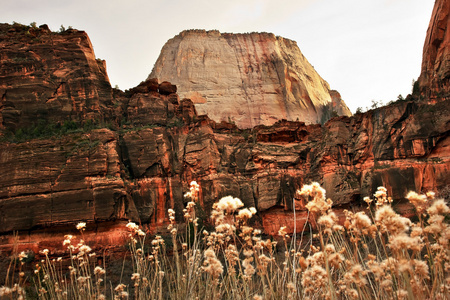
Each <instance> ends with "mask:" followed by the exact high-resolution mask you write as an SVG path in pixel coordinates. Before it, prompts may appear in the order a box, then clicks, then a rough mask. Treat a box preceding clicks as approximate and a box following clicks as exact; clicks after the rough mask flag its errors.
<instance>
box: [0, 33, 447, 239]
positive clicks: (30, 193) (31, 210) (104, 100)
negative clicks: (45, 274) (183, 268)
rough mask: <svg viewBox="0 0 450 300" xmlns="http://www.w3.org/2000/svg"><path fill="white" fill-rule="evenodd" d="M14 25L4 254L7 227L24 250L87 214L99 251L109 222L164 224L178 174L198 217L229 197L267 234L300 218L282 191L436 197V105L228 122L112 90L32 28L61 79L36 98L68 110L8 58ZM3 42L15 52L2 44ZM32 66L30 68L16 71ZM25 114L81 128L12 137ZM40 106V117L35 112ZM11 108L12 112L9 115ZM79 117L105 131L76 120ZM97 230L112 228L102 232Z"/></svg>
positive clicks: (173, 99)
mask: <svg viewBox="0 0 450 300" xmlns="http://www.w3.org/2000/svg"><path fill="white" fill-rule="evenodd" d="M15 27H17V25H14V26H12V25H2V26H1V27H0V28H3V31H4V32H1V33H0V36H5V35H7V36H8V40H9V42H8V43H9V45H10V46H8V47H10V48H11V49H15V50H16V52H14V51H12V50H11V51H9V52H5V53H9V54H8V55H9V56H5V59H3V56H2V61H1V63H2V64H5V65H8V61H9V62H10V63H9V64H10V65H12V62H15V63H16V65H15V67H14V68H12V67H11V68H10V69H5V71H3V70H2V72H4V73H2V76H3V77H1V78H0V79H1V80H0V86H2V87H3V89H4V92H3V95H4V102H2V106H1V108H2V109H1V115H2V116H3V118H2V126H3V127H2V133H5V135H4V136H3V139H2V141H1V143H0V245H3V246H4V247H5V248H7V247H10V245H11V243H12V242H13V235H12V232H13V231H19V232H20V234H21V236H22V237H23V240H22V243H23V246H24V247H27V246H30V247H36V248H37V247H41V246H42V245H48V243H50V242H49V240H52V241H54V237H52V235H53V234H54V232H57V231H58V230H60V231H61V230H64V231H66V230H67V228H70V227H72V226H73V224H76V223H77V222H80V221H87V223H88V232H91V233H92V234H93V235H95V236H96V239H97V241H99V240H100V241H101V243H105V244H104V245H117V244H119V241H122V240H124V239H125V238H126V234H124V233H123V232H121V231H120V230H119V229H118V228H119V227H118V226H119V225H120V224H122V223H124V222H127V221H128V220H132V221H136V222H140V223H141V224H143V225H144V227H145V228H146V230H148V231H149V232H156V231H161V230H164V228H165V227H166V226H165V225H166V224H167V221H168V220H167V209H168V208H175V209H176V211H177V219H178V220H182V215H181V210H182V208H183V207H184V205H185V202H186V200H184V199H183V197H182V195H183V193H184V192H185V191H187V189H188V184H189V182H190V181H191V180H196V181H197V182H199V183H200V186H201V191H200V205H201V206H202V208H203V210H204V213H205V214H204V216H203V217H206V216H208V214H209V212H210V209H211V206H212V204H213V203H214V202H215V201H216V200H217V199H219V198H220V197H223V196H226V195H233V196H236V197H239V198H241V199H242V200H243V202H244V203H245V204H246V205H247V206H255V207H256V208H257V209H258V212H259V213H258V220H257V222H258V224H259V225H260V226H263V227H264V229H265V231H266V232H267V233H271V234H273V233H276V232H277V231H278V229H279V227H280V226H282V225H283V226H284V225H287V226H288V230H292V228H293V225H294V224H297V228H300V227H299V226H301V224H303V223H304V222H305V220H306V216H305V213H304V207H303V206H302V203H300V204H299V205H297V207H296V208H297V209H298V211H297V214H296V219H295V220H294V219H293V204H292V202H293V198H294V197H295V191H296V189H298V188H299V187H301V185H302V184H304V183H310V182H311V181H318V182H320V183H321V184H322V185H323V186H324V187H325V188H326V189H327V191H328V196H329V197H330V198H332V199H333V200H334V201H335V207H336V208H338V207H341V208H347V207H349V206H350V207H357V206H359V205H361V201H360V200H361V198H362V197H363V196H366V195H371V194H372V193H373V192H374V191H375V189H376V187H378V186H379V185H384V186H386V187H387V188H388V191H389V194H390V195H392V196H393V197H394V199H396V202H395V205H400V204H401V200H402V199H403V197H404V196H405V194H406V192H407V191H408V190H416V191H428V190H434V191H437V192H440V191H441V190H443V189H445V188H446V187H447V186H449V185H450V176H449V169H450V137H449V136H450V135H449V132H450V111H449V110H450V106H449V101H450V100H448V99H447V100H445V99H443V100H442V101H439V102H436V103H433V102H432V101H431V102H430V101H399V102H396V103H394V104H392V105H390V106H386V107H382V108H379V109H376V110H371V111H368V112H366V113H364V114H356V115H354V116H352V117H338V118H333V119H331V120H330V121H329V122H327V123H326V124H325V125H324V126H321V125H318V124H315V125H306V124H305V123H304V122H296V121H286V120H281V121H278V122H276V123H275V124H273V125H271V126H265V125H259V126H256V127H253V128H251V129H239V128H238V127H237V126H236V125H234V124H232V123H227V122H220V123H218V122H215V121H213V120H211V119H210V118H209V117H208V116H205V115H199V114H198V113H197V111H196V107H195V106H194V104H193V102H192V101H191V100H189V99H183V100H180V98H179V96H178V94H177V93H176V91H177V87H176V86H174V85H173V84H171V83H169V82H161V83H160V82H158V81H157V80H155V79H149V80H146V81H144V82H142V83H141V84H140V85H139V86H137V87H135V88H133V89H131V90H129V91H127V92H126V93H123V92H120V91H114V90H113V89H111V87H110V85H109V83H108V81H107V77H106V73H105V72H104V69H102V68H100V67H99V68H96V67H94V66H98V63H96V64H91V63H92V62H97V61H96V60H95V58H94V57H93V56H92V55H93V51H92V47H91V46H90V44H89V43H87V41H88V38H87V35H86V34H85V33H82V32H78V31H75V30H73V31H69V32H65V33H61V34H56V33H50V32H45V33H41V34H43V35H49V36H53V35H55V37H52V39H48V40H46V42H45V43H44V44H43V45H41V46H40V47H44V48H47V49H49V48H51V49H53V50H52V51H53V52H50V54H48V53H46V54H45V55H46V56H45V61H46V62H49V61H58V65H57V66H56V65H55V66H53V69H51V70H52V72H53V74H66V75H64V76H62V75H61V77H60V78H59V77H58V78H59V80H60V81H61V82H72V84H73V85H70V90H69V89H67V90H62V92H61V94H58V95H59V96H57V97H56V100H54V101H50V103H52V102H53V103H65V102H64V101H69V99H70V101H72V102H71V103H72V104H74V105H73V106H71V109H70V110H69V109H65V107H66V106H64V105H57V106H56V105H55V106H54V107H53V106H48V105H49V104H48V103H47V101H46V100H45V99H46V98H45V97H44V96H42V97H41V98H39V97H37V96H36V95H38V96H39V95H45V91H47V90H49V85H50V83H49V82H47V81H46V80H47V78H48V75H47V73H45V72H43V71H42V70H48V69H46V68H49V67H46V64H44V63H42V65H41V66H43V68H42V69H40V71H39V72H38V71H33V72H32V73H29V74H28V73H26V72H25V71H24V70H26V67H24V66H21V64H20V63H19V60H17V59H15V56H17V57H24V56H26V57H28V56H27V55H30V54H29V52H30V51H27V50H28V49H30V47H31V45H32V44H33V43H34V41H33V39H34V37H33V35H32V34H31V33H30V35H29V34H27V33H26V32H27V31H25V33H24V29H26V30H32V29H31V28H30V27H27V28H24V27H20V30H18V29H17V28H15ZM33 30H36V29H33ZM40 30H45V29H40ZM30 32H31V31H30ZM15 39H17V41H16V42H15ZM52 40H53V41H55V40H57V41H59V42H58V43H54V44H53V46H52V47H53V48H52V47H50V46H49V45H48V43H51V41H52ZM1 42H2V43H6V42H7V41H5V39H2V40H1ZM17 43H21V45H22V49H23V50H24V51H25V52H26V54H23V53H22V52H21V51H22V50H20V48H15V47H13V45H15V44H17ZM80 43H81V44H83V45H84V47H82V48H80ZM29 44H30V45H29ZM8 47H5V49H9V48H8ZM59 48H62V49H59ZM68 49H73V51H74V54H73V56H72V55H70V53H71V52H70V51H69V50H68ZM34 51H37V50H33V52H34ZM64 51H67V53H66V54H65V55H63V56H61V55H60V56H58V55H56V54H58V53H64ZM51 53H53V55H54V56H55V57H53V56H52V54H51ZM2 55H3V54H2ZM42 55H44V54H42ZM86 57H90V58H92V59H86ZM74 58H75V59H74ZM79 58H80V59H81V58H83V60H81V61H82V62H83V63H81V64H80V60H79ZM84 59H86V60H84ZM27 61H28V58H27ZM42 61H43V60H42ZM24 64H25V65H27V63H26V62H25V61H24ZM58 66H59V67H60V68H61V70H60V69H58ZM35 68H36V67H33V64H31V65H30V70H35ZM80 68H81V69H82V70H83V72H86V73H83V74H85V75H86V76H85V77H82V79H83V78H84V79H83V80H84V81H81V83H84V84H82V89H81V90H78V88H77V84H81V83H77V82H78V80H82V79H80V78H79V77H77V76H75V75H73V77H71V76H72V75H71V74H72V70H80ZM6 70H9V71H8V72H6ZM15 70H18V71H17V72H16V71H15ZM102 70H103V71H102ZM62 72H65V73H62ZM79 72H81V71H79ZM27 78H28V79H27ZM64 91H65V92H64ZM69 91H70V93H69ZM86 91H91V92H89V93H87V92H86ZM35 92H37V94H35ZM330 94H331V97H334V98H339V96H338V95H337V94H336V92H331V93H330ZM27 95H28V96H29V97H34V98H32V99H34V100H35V102H33V103H31V104H30V105H31V107H30V108H29V107H28V106H27V105H25V104H24V103H26V102H24V101H26V99H28V98H27ZM13 96H14V97H13ZM36 97H37V98H36ZM36 103H37V104H36ZM110 104H111V105H110ZM33 105H36V106H33ZM33 107H34V108H33ZM13 108H14V109H13ZM50 108H51V110H50ZM27 109H29V110H27ZM32 109H36V111H35V114H36V115H37V116H39V117H40V118H46V119H45V120H46V122H48V123H49V124H54V123H58V122H63V121H65V119H64V118H73V119H76V118H79V120H80V121H81V123H79V124H78V123H76V124H75V125H77V124H78V125H79V126H81V127H79V128H71V130H69V131H68V133H66V134H61V132H58V131H54V132H50V133H47V134H45V135H43V136H39V137H35V138H27V139H23V138H22V139H19V138H18V134H17V133H18V130H16V128H20V129H21V130H22V129H23V130H26V129H27V128H30V127H33V126H34V125H33V123H34V119H33V117H32V113H33V110H32ZM46 109H47V110H48V111H49V112H52V113H51V114H50V113H47V114H46V113H42V114H40V111H46ZM12 110H17V111H20V112H18V113H17V114H15V115H14V117H12V114H11V111H12ZM5 112H6V113H5ZM91 118H92V119H98V120H103V121H104V122H107V123H110V125H111V126H108V127H109V128H101V127H102V126H98V128H92V127H83V124H82V122H85V121H86V120H88V119H91ZM103 127H104V126H103ZM3 128H4V129H3ZM52 128H53V127H52ZM6 133H9V134H6ZM303 204H304V203H303ZM397 207H400V206H397ZM205 219H206V218H205ZM302 222H303V223H302ZM68 226H69V227H68ZM109 229H111V230H114V234H112V235H109V234H106V232H108V230H109ZM52 232H53V233H52ZM86 234H88V233H86ZM52 243H53V242H52ZM54 243H55V245H56V244H58V245H60V241H59V242H54ZM0 248H1V247H0Z"/></svg>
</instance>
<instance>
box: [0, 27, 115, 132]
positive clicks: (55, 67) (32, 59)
mask: <svg viewBox="0 0 450 300" xmlns="http://www.w3.org/2000/svg"><path fill="white" fill-rule="evenodd" d="M0 49H2V50H1V53H0V129H10V130H16V129H18V128H20V127H26V126H30V125H32V124H36V123H37V122H38V121H39V120H43V121H45V122H64V121H67V120H76V121H82V120H88V119H91V120H93V119H96V121H103V120H104V119H106V118H110V117H111V116H112V115H113V111H114V107H115V106H114V103H113V102H114V101H113V90H112V89H111V85H110V83H109V79H108V76H107V73H106V64H105V61H103V60H100V59H96V58H95V55H94V51H93V48H92V44H91V42H90V40H89V37H88V35H87V34H86V33H85V32H84V31H78V30H73V29H69V30H67V31H64V32H62V33H54V32H51V31H50V30H49V29H48V27H47V26H46V25H44V26H41V27H39V28H38V27H30V26H24V25H21V24H14V25H12V26H11V25H8V24H0Z"/></svg>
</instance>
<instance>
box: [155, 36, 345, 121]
mask: <svg viewBox="0 0 450 300" xmlns="http://www.w3.org/2000/svg"><path fill="white" fill-rule="evenodd" d="M149 78H158V79H159V80H167V81H170V82H172V83H174V84H176V85H177V87H178V93H179V95H180V97H181V98H189V99H191V100H192V101H193V102H194V103H195V106H196V109H197V111H198V112H199V114H207V115H208V116H209V117H210V118H211V119H212V120H214V121H216V122H220V121H228V122H234V123H235V124H236V125H237V126H238V127H241V128H251V127H253V126H256V125H271V124H273V123H275V122H276V121H278V120H281V119H287V120H294V121H295V120H300V121H304V122H306V123H319V122H320V121H321V120H322V121H323V120H324V118H327V117H328V116H329V114H330V112H331V111H335V112H336V113H337V114H338V115H346V116H349V115H351V113H350V111H349V109H348V108H347V106H346V105H345V103H344V102H343V101H342V99H340V95H339V93H335V94H334V95H335V96H339V97H333V96H332V95H331V94H332V92H331V91H330V87H329V85H328V83H327V82H326V81H325V80H323V79H322V78H321V77H320V76H319V74H318V73H317V72H316V71H315V70H314V68H313V67H312V66H311V64H310V63H309V62H308V61H307V60H306V58H305V57H304V56H303V54H302V53H301V52H300V49H299V48H298V46H297V43H296V42H294V41H291V40H288V39H285V38H282V37H276V36H275V35H273V34H271V33H250V34H228V33H220V32H218V31H215V30H213V31H205V30H188V31H183V32H181V33H180V34H179V35H177V36H175V37H174V38H172V39H171V40H169V41H168V42H167V43H166V44H165V45H164V47H163V48H162V50H161V54H160V56H159V58H158V60H157V62H156V63H155V66H154V68H153V71H152V73H151V74H150V76H149ZM328 118H329V117H328Z"/></svg>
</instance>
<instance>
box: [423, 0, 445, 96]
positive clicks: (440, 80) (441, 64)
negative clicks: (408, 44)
mask: <svg viewBox="0 0 450 300" xmlns="http://www.w3.org/2000/svg"><path fill="white" fill-rule="evenodd" d="M417 84H418V87H419V89H418V91H417V92H419V93H420V94H421V95H422V96H423V97H426V98H427V99H430V100H432V101H436V100H437V101H440V100H443V99H447V100H448V99H449V98H450V1H449V0H437V1H436V2H435V4H434V8H433V13H432V15H431V20H430V25H429V26H428V30H427V36H426V39H425V44H424V47H423V58H422V71H421V74H420V77H419V79H418V82H417Z"/></svg>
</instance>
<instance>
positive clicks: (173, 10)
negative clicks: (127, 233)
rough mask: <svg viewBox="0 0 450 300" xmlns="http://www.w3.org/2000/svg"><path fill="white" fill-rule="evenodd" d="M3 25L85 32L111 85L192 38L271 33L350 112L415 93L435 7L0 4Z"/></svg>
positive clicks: (263, 1)
mask: <svg viewBox="0 0 450 300" xmlns="http://www.w3.org/2000/svg"><path fill="white" fill-rule="evenodd" d="M0 4H1V10H0V22H1V23H10V24H12V23H13V22H17V23H22V24H25V25H29V24H30V23H32V22H36V23H37V25H41V24H48V25H49V27H50V29H51V30H53V31H58V30H59V29H60V28H61V25H63V26H64V27H65V28H68V27H69V26H71V27H73V28H74V29H78V30H84V31H86V32H87V33H88V35H89V37H90V39H91V42H92V44H93V46H94V51H95V55H96V57H97V58H100V59H105V60H106V65H107V71H108V75H109V79H110V82H111V85H112V86H116V85H117V86H118V87H119V88H120V89H122V90H126V89H129V88H132V87H134V86H136V85H138V84H139V83H140V82H141V81H143V80H145V79H146V78H147V76H148V75H149V74H150V73H151V71H152V68H153V65H154V63H155V62H156V60H157V58H158V56H159V53H160V51H161V48H162V47H163V45H164V43H165V42H166V41H167V40H169V39H170V38H172V37H174V36H175V35H177V34H178V33H179V32H181V31H183V30H186V29H206V30H212V29H217V30H219V31H221V32H232V33H244V32H272V33H274V34H275V35H278V36H282V37H284V38H288V39H291V40H294V41H296V42H297V44H298V46H299V48H300V50H301V52H302V53H303V55H304V56H305V57H306V58H307V59H308V61H309V62H310V63H311V64H312V65H313V66H314V68H315V69H316V71H317V72H318V73H319V75H320V76H321V77H322V78H323V79H325V80H326V81H327V82H328V83H329V85H330V88H331V89H334V90H337V91H339V92H340V94H341V97H342V99H344V101H345V102H346V103H347V106H348V107H349V108H350V110H351V111H352V112H355V111H356V109H357V107H362V108H363V109H365V108H366V107H370V106H371V104H372V101H382V102H383V103H387V102H389V101H391V100H396V99H397V97H398V95H400V94H401V95H403V96H404V97H405V96H406V95H407V94H409V93H410V92H411V90H412V81H413V80H416V79H417V78H418V77H419V75H420V69H421V62H422V50H423V45H424V41H425V36H426V31H427V28H428V24H429V22H430V18H431V13H432V9H433V6H434V0H226V1H218V0H188V1H187V0H107V1H105V0H76V1H74V0H72V1H70V0H67V1H66V0H63V1H62V0H40V1H30V0H0Z"/></svg>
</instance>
